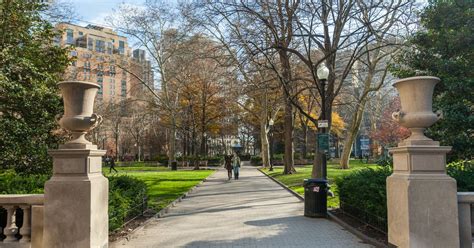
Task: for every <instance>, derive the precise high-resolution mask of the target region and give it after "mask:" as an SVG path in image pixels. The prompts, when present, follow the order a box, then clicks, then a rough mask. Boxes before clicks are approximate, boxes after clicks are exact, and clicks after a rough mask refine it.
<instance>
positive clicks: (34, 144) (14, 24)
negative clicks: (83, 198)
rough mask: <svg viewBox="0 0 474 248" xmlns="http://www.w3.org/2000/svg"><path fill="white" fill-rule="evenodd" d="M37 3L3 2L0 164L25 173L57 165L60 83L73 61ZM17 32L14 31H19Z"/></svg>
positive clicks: (0, 12)
mask: <svg viewBox="0 0 474 248" xmlns="http://www.w3.org/2000/svg"><path fill="white" fill-rule="evenodd" d="M43 7H44V6H43V5H41V4H38V3H36V2H35V1H21V0H6V1H2V2H1V3H0V33H1V34H2V35H1V36H2V38H1V39H0V167H3V168H8V167H14V168H15V170H17V171H19V172H31V173H36V172H45V171H49V168H51V161H50V158H49V157H48V155H47V149H48V148H53V147H54V146H56V144H57V143H58V139H59V137H58V136H57V135H55V133H54V131H55V130H57V124H56V121H55V118H56V115H58V114H60V113H61V111H62V107H61V106H62V103H61V98H60V95H59V94H58V93H59V92H58V88H57V87H56V83H57V82H58V81H59V79H60V75H61V74H62V73H63V72H64V70H65V69H66V67H67V66H68V64H69V58H68V55H67V49H64V48H60V47H59V46H55V45H54V44H53V43H52V41H53V39H54V37H55V36H56V35H57V33H56V31H54V29H53V27H52V25H51V24H50V23H49V22H48V21H46V20H44V19H43V17H42V16H41V10H42V9H43ZM13 30H14V31H13Z"/></svg>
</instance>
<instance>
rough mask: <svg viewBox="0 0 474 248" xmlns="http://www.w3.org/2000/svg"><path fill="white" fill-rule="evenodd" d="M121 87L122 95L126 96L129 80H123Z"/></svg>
mask: <svg viewBox="0 0 474 248" xmlns="http://www.w3.org/2000/svg"><path fill="white" fill-rule="evenodd" d="M121 86H122V87H121V88H122V97H126V96H127V81H126V80H122V84H121Z"/></svg>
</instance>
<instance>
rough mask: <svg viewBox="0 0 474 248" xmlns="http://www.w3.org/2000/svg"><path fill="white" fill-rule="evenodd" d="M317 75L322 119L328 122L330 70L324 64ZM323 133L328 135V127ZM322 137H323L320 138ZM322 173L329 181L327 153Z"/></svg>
mask: <svg viewBox="0 0 474 248" xmlns="http://www.w3.org/2000/svg"><path fill="white" fill-rule="evenodd" d="M316 75H317V76H318V79H319V81H320V82H321V119H322V120H326V118H327V117H326V81H327V79H328V77H329V69H328V68H327V67H326V65H325V64H324V63H323V64H321V65H319V67H318V70H317V71H316ZM321 133H322V134H326V133H327V129H326V127H321ZM319 137H322V136H319ZM318 150H319V152H321V147H318ZM321 155H322V167H323V168H322V170H323V171H322V172H323V175H322V176H323V179H327V159H326V152H325V151H323V152H322V154H321Z"/></svg>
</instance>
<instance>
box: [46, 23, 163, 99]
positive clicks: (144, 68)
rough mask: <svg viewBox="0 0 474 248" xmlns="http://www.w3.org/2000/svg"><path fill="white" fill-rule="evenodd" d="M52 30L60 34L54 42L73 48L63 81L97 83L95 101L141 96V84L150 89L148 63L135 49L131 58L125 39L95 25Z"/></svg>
mask: <svg viewBox="0 0 474 248" xmlns="http://www.w3.org/2000/svg"><path fill="white" fill-rule="evenodd" d="M56 28H57V29H60V30H62V31H63V33H62V36H61V37H58V39H57V40H56V41H55V42H56V43H58V44H59V45H61V46H73V47H74V49H73V50H72V51H71V53H70V55H71V56H72V57H75V58H76V60H75V61H74V62H73V64H72V65H71V66H70V67H69V68H68V70H67V72H66V78H67V79H70V80H84V81H90V82H96V83H98V84H99V85H100V87H101V88H100V90H99V92H98V97H97V98H98V100H99V101H104V102H108V101H115V102H118V101H120V100H124V99H128V98H133V97H137V96H139V95H140V94H142V93H143V89H144V87H143V84H142V81H143V82H145V83H146V84H148V85H150V86H153V81H154V80H153V72H152V71H151V63H150V61H148V60H146V56H145V51H143V50H139V49H137V50H135V51H134V52H133V56H132V52H131V48H130V47H129V46H128V40H127V37H124V36H121V35H118V34H117V33H116V32H115V31H113V30H112V29H110V28H105V27H100V26H95V25H87V26H86V27H82V26H78V25H74V24H70V23H59V24H58V25H57V26H56ZM135 53H136V56H135ZM137 77H138V78H139V79H138V78H137ZM152 89H153V87H152Z"/></svg>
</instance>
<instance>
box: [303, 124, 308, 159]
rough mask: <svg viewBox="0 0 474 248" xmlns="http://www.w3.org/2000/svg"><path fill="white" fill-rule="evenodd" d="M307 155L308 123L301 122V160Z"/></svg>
mask: <svg viewBox="0 0 474 248" xmlns="http://www.w3.org/2000/svg"><path fill="white" fill-rule="evenodd" d="M307 156H308V125H307V124H306V123H303V160H304V159H306V157H307Z"/></svg>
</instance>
